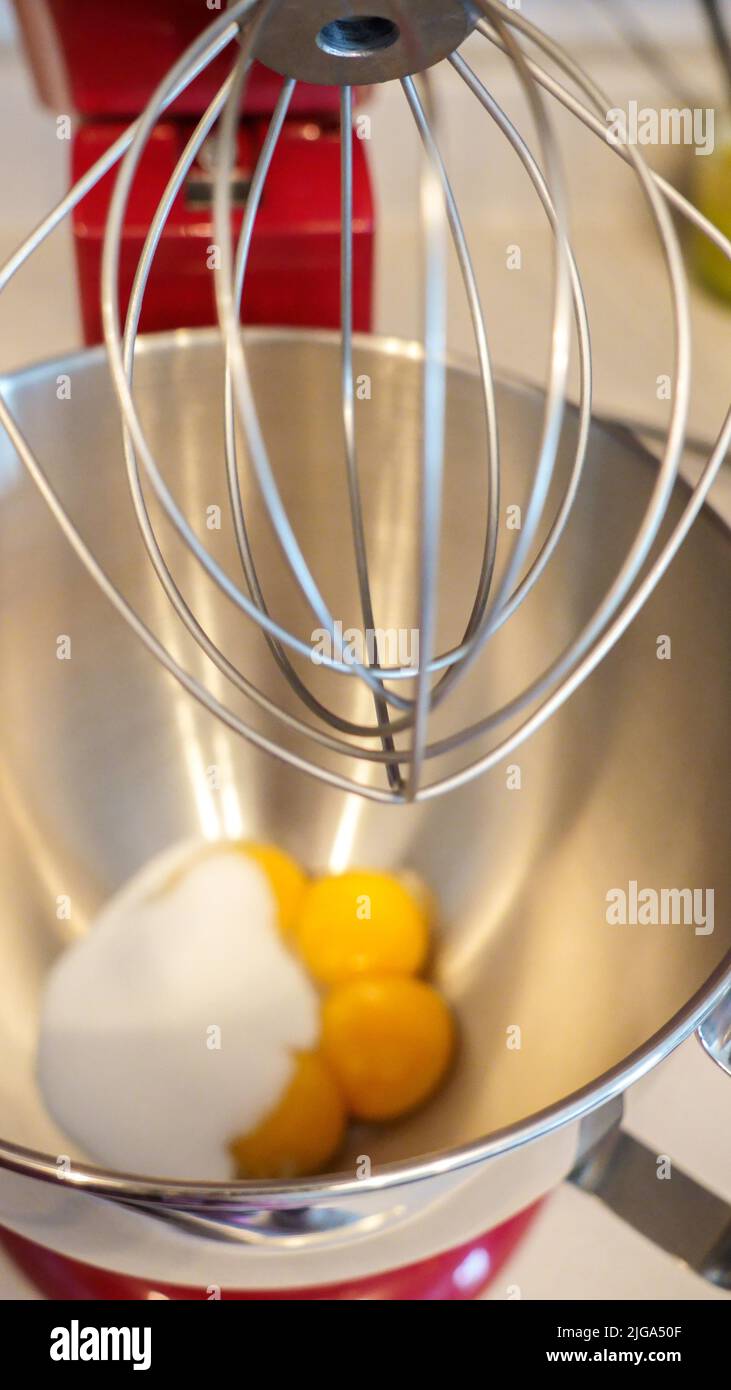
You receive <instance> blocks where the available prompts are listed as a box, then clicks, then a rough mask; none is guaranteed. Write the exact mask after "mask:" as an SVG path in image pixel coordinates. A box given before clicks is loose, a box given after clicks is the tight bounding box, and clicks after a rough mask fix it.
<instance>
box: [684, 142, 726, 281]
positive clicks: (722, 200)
mask: <svg viewBox="0 0 731 1390" xmlns="http://www.w3.org/2000/svg"><path fill="white" fill-rule="evenodd" d="M719 127H720V128H719V129H718V130H717V133H716V148H715V149H714V151H713V153H712V154H709V155H704V156H703V157H702V158H700V159H695V160H693V166H694V168H693V172H694V174H695V179H694V187H693V193H692V201H693V202H694V203H695V204H696V207H697V208H698V210H699V211H700V212H702V213H703V214H704V216H706V217H708V218H709V219H710V221H711V222H713V223H715V225H716V226H717V227H718V229H719V231H721V232H723V234H724V236H727V237H729V238H731V121H730V120H729V118H728V117H727V118H726V119H725V120H724V121H723V123H720V122H719ZM692 259H693V265H694V268H695V270H696V273H697V274H698V277H699V279H700V280H701V281H702V282H703V284H704V285H705V286H706V289H709V290H711V292H712V293H713V294H716V295H719V296H721V297H722V298H724V299H729V300H731V261H729V259H728V257H727V256H724V254H723V252H722V251H721V250H719V248H718V247H717V246H714V245H713V243H712V242H711V241H709V240H708V237H706V236H704V235H703V234H702V232H696V231H694V233H693V242H692Z"/></svg>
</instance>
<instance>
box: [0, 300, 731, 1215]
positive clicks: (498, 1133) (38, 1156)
mask: <svg viewBox="0 0 731 1390" xmlns="http://www.w3.org/2000/svg"><path fill="white" fill-rule="evenodd" d="M244 331H245V336H246V337H247V338H249V339H251V340H253V341H256V340H259V341H264V342H266V341H282V340H295V341H296V340H306V341H309V342H315V343H322V344H324V345H330V344H335V343H339V341H340V336H339V334H338V332H337V331H336V330H328V329H290V328H286V327H284V328H276V327H275V328H268V327H251V328H246V329H245V330H244ZM353 342H354V346H355V347H364V348H368V349H369V350H371V351H375V352H378V353H381V354H384V355H387V356H394V357H400V358H402V359H403V358H406V359H408V360H412V361H417V362H418V361H423V359H424V349H423V346H422V344H421V343H418V342H415V341H411V340H407V339H401V338H398V337H395V336H391V335H377V334H367V333H356V334H354V335H353ZM198 344H201V345H205V346H220V347H221V349H222V350H223V344H222V339H221V335H220V332H219V331H218V329H216V328H213V327H211V328H203V329H190V328H181V329H175V330H171V331H168V332H163V333H154V334H146V335H140V337H139V338H138V340H137V351H138V352H139V353H140V354H141V355H155V354H156V353H159V352H165V351H167V350H168V349H169V348H185V347H189V346H192V347H194V346H196V345H198ZM106 362H107V353H106V348H105V346H104V345H103V344H99V345H97V346H95V347H92V348H81V349H78V350H76V351H74V352H71V353H68V354H63V355H61V356H55V357H51V358H46V359H43V360H41V361H38V362H34V363H32V364H30V365H29V366H27V367H21V368H17V369H13V370H12V371H10V372H4V373H1V374H0V391H4V390H6V389H7V388H8V387H13V386H15V385H20V384H27V383H28V382H29V381H32V379H33V377H34V376H35V375H38V376H42V375H44V374H47V373H49V372H53V371H57V370H58V368H60V367H61V366H69V365H71V364H73V363H79V364H93V365H105V364H106ZM445 365H446V367H447V369H449V370H453V371H455V372H459V373H463V374H465V375H469V376H472V377H475V378H477V375H478V373H477V371H476V370H475V367H474V365H473V364H472V363H471V362H470V361H469V359H467V358H464V357H460V356H459V354H454V353H449V354H448V355H447V356H446V357H445ZM496 376H497V378H498V379H501V380H503V381H508V382H510V383H511V384H512V385H514V386H517V387H520V388H521V389H523V390H525V391H526V392H529V393H530V394H540V388H539V387H537V386H535V385H534V384H532V383H530V382H527V381H526V380H525V379H524V378H522V377H521V376H520V375H519V374H517V373H511V372H505V371H501V372H498V373H496ZM567 411H568V412H569V413H571V414H574V415H575V414H576V406H575V405H574V404H573V403H572V402H568V403H567ZM592 423H593V425H594V426H595V427H596V428H599V429H600V430H602V431H603V432H605V433H607V434H609V435H612V436H614V437H615V438H618V439H620V440H622V441H623V442H624V443H625V444H627V445H631V446H632V448H633V449H634V451H635V452H636V454H637V456H638V458H642V459H643V460H644V461H645V462H649V463H650V464H651V465H653V466H656V463H657V461H656V459H655V458H654V456H653V455H652V453H651V452H650V451H649V450H648V449H647V448H646V447H645V446H644V444H642V442H641V441H640V440H638V439H637V437H636V435H635V434H634V433H633V431H632V430H631V429H629V428H627V427H625V426H623V425H621V424H618V423H617V422H616V421H607V420H603V419H602V418H601V416H592ZM676 486H680V487H681V489H684V490H686V491H690V488H689V485H688V483H687V482H686V481H685V479H683V478H682V477H678V479H677V482H676ZM701 517H703V518H704V519H705V521H706V522H715V523H716V525H717V526H719V527H720V529H721V531H722V534H723V535H724V537H725V539H726V541H727V542H731V526H729V525H728V524H727V523H726V521H725V520H724V518H723V517H722V516H721V515H720V514H719V513H718V512H717V511H716V510H715V508H713V507H712V506H709V505H708V503H707V502H706V503H704V506H703V508H702V510H701V513H700V514H699V517H698V518H697V520H700V519H701ZM729 992H731V950H729V951H727V952H726V954H725V956H724V957H723V959H722V960H721V961H720V962H719V963H718V964H717V965H716V967H715V968H714V970H713V971H712V972H711V974H710V975H709V976H708V978H707V979H706V981H705V982H704V984H703V985H701V986H700V987H699V989H697V990H696V991H695V993H694V994H693V995H692V996H691V997H690V999H689V1000H688V1001H687V1002H686V1003H685V1004H684V1005H683V1006H682V1008H680V1009H679V1010H677V1012H676V1013H675V1014H674V1015H673V1016H672V1017H671V1018H670V1019H669V1020H668V1021H667V1022H666V1023H665V1024H663V1026H662V1027H661V1028H660V1029H658V1030H657V1031H656V1032H655V1033H653V1034H651V1036H650V1037H649V1038H648V1039H647V1040H646V1041H645V1042H644V1043H642V1044H640V1045H639V1046H638V1047H637V1048H635V1049H634V1050H633V1051H632V1052H631V1053H629V1054H628V1055H627V1056H626V1057H624V1058H623V1059H622V1061H621V1062H618V1063H617V1064H616V1065H615V1066H614V1067H611V1068H609V1069H608V1070H607V1071H606V1072H603V1073H602V1074H601V1075H600V1076H599V1077H597V1078H596V1079H595V1080H594V1081H592V1082H589V1083H587V1084H586V1085H585V1086H582V1087H580V1088H578V1089H577V1090H575V1091H572V1092H570V1093H569V1094H568V1095H567V1096H565V1097H563V1098H562V1099H561V1100H558V1101H554V1102H553V1103H552V1104H551V1105H549V1106H546V1107H544V1109H542V1110H539V1111H535V1112H534V1113H533V1114H532V1115H530V1116H528V1117H527V1118H525V1119H522V1120H517V1121H514V1122H513V1123H512V1124H510V1125H506V1126H504V1127H502V1128H500V1129H497V1130H494V1131H492V1132H491V1133H490V1135H489V1136H485V1137H483V1138H479V1139H475V1140H471V1141H470V1142H469V1143H466V1144H461V1145H457V1146H456V1147H455V1148H451V1149H447V1150H444V1151H431V1152H429V1153H426V1154H423V1155H421V1156H420V1157H419V1158H417V1159H404V1160H399V1161H397V1162H392V1163H384V1164H382V1165H380V1166H379V1167H378V1168H377V1169H375V1170H374V1171H373V1172H372V1173H371V1174H370V1176H369V1177H367V1178H355V1177H350V1176H343V1174H341V1173H324V1174H321V1175H317V1176H315V1177H309V1178H298V1179H291V1180H290V1179H277V1180H271V1181H268V1182H262V1181H259V1180H257V1179H246V1180H241V1181H234V1182H222V1181H218V1182H210V1181H209V1182H206V1181H197V1182H196V1181H188V1180H185V1179H168V1178H164V1177H158V1178H152V1177H141V1176H139V1175H137V1174H134V1173H126V1172H122V1171H117V1170H114V1169H108V1168H104V1167H99V1166H96V1165H94V1164H88V1163H82V1162H76V1161H75V1160H74V1161H72V1163H71V1166H70V1169H69V1170H68V1171H67V1172H62V1171H61V1170H60V1169H59V1167H58V1164H57V1157H56V1156H54V1155H51V1154H47V1153H44V1152H43V1151H42V1150H38V1149H31V1148H27V1147H25V1146H23V1145H20V1144H13V1143H11V1142H9V1141H7V1140H4V1139H2V1138H1V1137H0V1169H2V1168H4V1169H6V1170H8V1171H10V1172H13V1173H16V1174H19V1175H21V1176H25V1177H28V1178H36V1179H39V1180H40V1181H43V1182H47V1183H51V1184H55V1185H63V1186H64V1187H65V1188H67V1189H69V1188H70V1189H72V1190H77V1191H83V1192H86V1193H88V1194H89V1195H93V1196H97V1197H104V1198H109V1199H112V1200H116V1201H121V1202H137V1203H139V1204H141V1205H142V1207H143V1208H144V1206H149V1207H150V1208H154V1207H156V1206H163V1207H172V1208H175V1207H179V1208H182V1209H185V1208H188V1207H195V1209H197V1210H205V1209H214V1208H228V1209H232V1208H236V1209H241V1208H249V1209H250V1208H252V1207H255V1206H261V1205H265V1206H268V1207H270V1208H273V1209H276V1208H278V1207H279V1208H283V1207H288V1206H302V1205H307V1204H309V1203H314V1204H319V1203H322V1202H323V1201H332V1199H333V1198H343V1197H351V1196H354V1195H356V1194H358V1193H363V1192H371V1193H372V1192H376V1191H380V1190H386V1189H389V1188H393V1187H399V1186H402V1185H404V1184H406V1183H411V1182H418V1181H423V1180H425V1179H428V1178H434V1177H439V1176H443V1175H444V1174H447V1173H452V1172H455V1171H457V1170H459V1169H461V1168H466V1167H470V1166H471V1165H473V1164H476V1163H480V1162H483V1161H485V1160H487V1159H489V1158H494V1157H497V1156H498V1155H499V1154H504V1153H506V1152H508V1151H509V1150H511V1149H513V1148H517V1147H519V1146H522V1145H524V1144H528V1143H530V1142H532V1141H534V1140H538V1139H541V1138H543V1137H545V1136H546V1135H548V1134H551V1133H552V1132H553V1131H555V1130H557V1129H559V1128H562V1127H563V1126H565V1125H569V1124H571V1123H572V1122H576V1121H580V1120H581V1119H582V1118H583V1117H584V1116H586V1115H588V1114H589V1113H590V1112H591V1111H593V1110H596V1109H598V1108H600V1107H601V1106H603V1105H606V1104H607V1103H608V1102H610V1101H611V1100H613V1099H615V1098H616V1097H617V1096H619V1095H621V1094H622V1092H623V1091H625V1090H626V1089H627V1088H628V1087H629V1086H632V1085H634V1084H635V1082H637V1081H639V1080H640V1079H641V1078H642V1077H643V1076H645V1075H646V1074H647V1072H649V1071H651V1070H652V1068H653V1067H654V1066H656V1065H657V1064H658V1063H659V1062H660V1061H662V1060H663V1059H664V1058H665V1057H667V1056H668V1054H669V1053H670V1052H672V1051H673V1050H674V1049H675V1048H676V1047H678V1046H679V1045H680V1044H681V1043H682V1042H684V1041H685V1040H686V1039H687V1038H689V1037H690V1035H691V1034H692V1033H694V1032H695V1031H696V1029H697V1028H698V1025H699V1024H700V1023H701V1022H702V1021H703V1019H704V1018H705V1016H706V1015H707V1014H708V1013H710V1012H711V1011H712V1010H713V1009H714V1008H715V1007H716V1006H717V1005H718V1004H719V1003H720V1002H721V1000H722V999H723V998H724V997H725V996H726V994H727V993H729ZM709 1065H710V1062H709Z"/></svg>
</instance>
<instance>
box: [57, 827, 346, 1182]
mask: <svg viewBox="0 0 731 1390" xmlns="http://www.w3.org/2000/svg"><path fill="white" fill-rule="evenodd" d="M318 1036H319V1011H318V999H317V995H316V993H315V990H314V988H313V986H312V985H311V983H310V981H309V979H308V977H307V976H306V974H305V973H304V971H303V970H302V968H301V966H300V965H299V964H298V962H297V961H296V960H295V959H294V957H293V956H292V955H290V953H289V952H288V951H287V950H286V947H285V946H284V944H283V942H282V939H281V937H280V935H279V932H278V929H277V925H276V907H275V900H274V895H273V893H272V890H271V888H270V886H269V882H268V879H267V878H266V875H265V874H264V872H263V870H262V869H261V868H259V866H258V865H257V864H255V863H253V862H252V861H251V860H250V859H247V858H246V856H245V855H244V854H242V853H240V852H237V851H236V850H234V849H233V848H225V847H218V848H208V849H206V850H205V851H203V852H202V851H201V849H200V847H196V846H192V847H191V846H190V845H188V846H185V847H183V848H178V849H176V850H173V851H169V852H167V853H166V854H164V855H161V856H159V857H158V858H157V859H155V860H153V861H152V862H151V863H150V864H148V865H147V867H146V868H145V869H144V870H143V871H142V873H141V874H139V875H138V876H137V877H136V878H135V879H134V880H132V881H131V882H130V883H128V884H127V886H126V887H125V888H124V889H123V890H122V892H120V893H119V894H118V895H117V896H116V897H115V898H114V899H112V900H111V901H110V902H109V903H108V904H107V906H106V907H105V908H104V910H103V911H102V912H101V914H100V916H99V917H98V918H97V920H96V922H95V923H94V925H93V926H92V928H91V930H90V931H89V933H88V935H87V936H86V937H84V939H83V940H82V941H80V942H79V943H78V944H77V945H75V946H73V947H71V948H69V950H68V951H66V952H65V953H64V954H63V955H62V956H61V957H60V958H59V960H58V961H57V963H56V964H55V966H54V968H53V970H52V971H51V973H50V976H49V980H48V984H47V988H46V993H45V998H44V1004H43V1011H42V1022H41V1036H40V1045H39V1055H38V1072H39V1080H40V1085H41V1088H42V1092H43V1096H44V1099H45V1102H46V1105H47V1106H48V1109H49V1110H50V1111H51V1113H52V1115H53V1117H54V1119H55V1120H56V1121H57V1123H58V1124H59V1125H60V1126H61V1127H62V1129H64V1130H65V1131H66V1133H67V1134H69V1136H70V1137H72V1138H73V1139H75V1140H76V1141H77V1143H78V1144H80V1145H81V1146H82V1147H83V1149H84V1150H85V1151H86V1153H87V1154H88V1156H89V1157H90V1158H91V1159H93V1160H95V1161H96V1162H98V1163H102V1164H104V1165H106V1166H109V1167H113V1168H116V1169H121V1170H123V1171H126V1172H131V1173H137V1174H141V1175H147V1176H156V1177H170V1178H189V1179H209V1180H214V1179H227V1178H230V1177H232V1176H233V1168H232V1163H231V1159H230V1156H229V1154H228V1151H227V1145H228V1143H229V1142H230V1141H231V1140H232V1139H233V1138H234V1137H235V1136H236V1135H237V1134H244V1133H246V1132H248V1131H249V1130H251V1129H253V1128H254V1127H255V1126H256V1124H257V1123H258V1122H259V1120H261V1119H262V1118H263V1117H264V1115H265V1114H266V1113H267V1112H268V1111H269V1110H271V1109H272V1108H273V1106H274V1105H276V1103H277V1101H278V1099H279V1098H280V1096H281V1095H282V1093H283V1092H284V1090H285V1089H286V1087H287V1085H288V1083H289V1080H290V1077H291V1076H292V1073H293V1069H294V1059H293V1052H295V1051H299V1050H302V1049H306V1048H311V1047H313V1046H315V1045H316V1043H317V1040H318Z"/></svg>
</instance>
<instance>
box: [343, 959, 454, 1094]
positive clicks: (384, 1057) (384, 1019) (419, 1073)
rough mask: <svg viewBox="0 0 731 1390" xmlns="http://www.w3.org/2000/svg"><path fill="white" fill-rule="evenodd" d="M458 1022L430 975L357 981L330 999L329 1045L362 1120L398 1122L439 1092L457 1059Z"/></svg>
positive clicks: (344, 1092)
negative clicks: (425, 978)
mask: <svg viewBox="0 0 731 1390" xmlns="http://www.w3.org/2000/svg"><path fill="white" fill-rule="evenodd" d="M454 1046H455V1027H454V1021H453V1019H452V1015H451V1013H450V1010H449V1008H448V1006H447V1004H446V1003H445V1002H444V1000H443V999H442V997H441V995H440V994H438V993H437V991H436V990H435V989H432V987H431V985H427V984H425V983H424V981H423V980H413V979H408V978H399V977H398V976H391V977H381V978H380V979H367V980H356V981H352V982H351V983H349V984H345V985H341V986H340V987H339V988H338V989H334V990H333V991H332V992H331V993H330V994H329V995H328V997H327V999H326V1000H325V1003H324V1005H323V1033H322V1050H323V1052H324V1054H325V1056H326V1057H327V1060H328V1061H329V1063H330V1066H331V1067H332V1069H333V1072H334V1073H335V1075H336V1077H337V1079H338V1082H339V1084H340V1087H341V1089H342V1092H343V1095H344V1096H345V1103H346V1105H347V1107H348V1110H349V1112H350V1114H351V1115H352V1116H354V1117H355V1118H356V1119H359V1120H391V1119H395V1118H396V1117H397V1116H398V1115H403V1114H404V1113H405V1112H406V1111H408V1110H412V1109H414V1107H415V1106H417V1105H420V1104H421V1102H422V1101H424V1100H426V1099H427V1097H428V1096H430V1095H431V1094H432V1092H433V1091H435V1090H436V1088H437V1086H438V1085H439V1083H440V1081H441V1080H442V1078H443V1077H444V1074H445V1072H446V1070H447V1067H448V1066H449V1063H450V1061H451V1059H452V1056H453V1053H454Z"/></svg>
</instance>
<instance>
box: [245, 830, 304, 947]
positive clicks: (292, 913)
mask: <svg viewBox="0 0 731 1390" xmlns="http://www.w3.org/2000/svg"><path fill="white" fill-rule="evenodd" d="M240 848H241V849H242V850H243V852H244V853H245V854H248V856H249V858H250V859H253V860H254V861H255V862H256V863H257V864H258V865H259V867H260V868H261V869H263V870H264V873H265V874H266V876H267V878H268V879H269V883H270V885H271V888H272V890H273V892H274V896H275V898H276V900H277V908H278V911H279V927H280V929H281V931H282V932H283V933H284V935H285V936H287V935H289V933H290V932H291V931H292V929H293V927H294V924H295V920H296V918H297V914H298V911H299V907H300V903H301V902H302V898H303V897H304V894H305V891H306V888H307V883H308V879H307V875H306V874H305V873H304V871H303V870H302V869H301V868H300V866H299V864H298V863H297V861H296V860H295V859H293V858H292V856H291V855H290V854H285V852H284V850H283V849H278V848H277V846H276V845H266V844H258V843H256V842H254V841H248V840H245V841H242V843H241V845H240Z"/></svg>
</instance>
